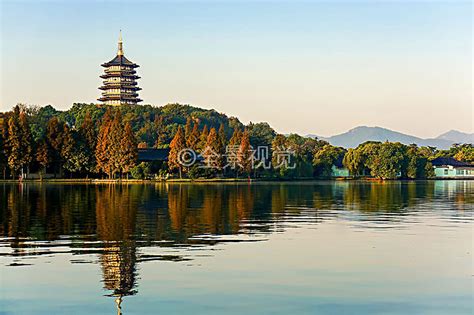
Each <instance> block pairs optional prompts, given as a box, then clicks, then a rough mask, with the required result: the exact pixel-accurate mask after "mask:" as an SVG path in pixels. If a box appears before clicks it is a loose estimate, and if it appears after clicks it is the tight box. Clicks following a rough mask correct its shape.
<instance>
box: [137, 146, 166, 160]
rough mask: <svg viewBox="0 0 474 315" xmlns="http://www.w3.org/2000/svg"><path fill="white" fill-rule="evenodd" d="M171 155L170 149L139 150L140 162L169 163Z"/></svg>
mask: <svg viewBox="0 0 474 315" xmlns="http://www.w3.org/2000/svg"><path fill="white" fill-rule="evenodd" d="M169 153H170V149H138V161H139V162H151V161H168V155H169Z"/></svg>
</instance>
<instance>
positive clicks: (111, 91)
mask: <svg viewBox="0 0 474 315" xmlns="http://www.w3.org/2000/svg"><path fill="white" fill-rule="evenodd" d="M102 67H104V68H105V71H104V74H103V75H101V76H100V78H102V79H104V81H103V85H102V86H101V87H99V89H100V90H102V91H103V92H102V96H101V97H100V98H99V99H98V100H99V101H101V102H104V104H106V105H124V104H127V105H130V104H133V105H135V104H137V103H138V102H141V101H142V100H141V99H140V98H138V93H137V91H139V90H141V88H139V87H138V86H137V82H136V80H138V79H140V77H139V76H138V75H136V71H135V69H136V68H138V67H139V66H138V65H137V64H135V63H133V62H131V61H130V60H128V59H127V58H125V56H124V55H123V46H122V36H120V39H119V43H118V52H117V56H116V57H115V58H114V59H112V60H111V61H109V62H106V63H104V64H102Z"/></svg>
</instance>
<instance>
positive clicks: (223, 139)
mask: <svg viewBox="0 0 474 315" xmlns="http://www.w3.org/2000/svg"><path fill="white" fill-rule="evenodd" d="M218 136H219V142H220V146H221V148H222V150H223V149H225V146H226V145H227V136H226V135H225V128H224V124H221V125H220V126H219V132H218Z"/></svg>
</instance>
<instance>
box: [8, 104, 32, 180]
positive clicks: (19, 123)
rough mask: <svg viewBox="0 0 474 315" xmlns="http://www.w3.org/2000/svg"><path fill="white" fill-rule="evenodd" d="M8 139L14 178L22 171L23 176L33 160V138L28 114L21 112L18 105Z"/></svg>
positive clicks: (10, 122)
mask: <svg viewBox="0 0 474 315" xmlns="http://www.w3.org/2000/svg"><path fill="white" fill-rule="evenodd" d="M7 134H8V138H7V139H6V149H7V150H6V151H7V157H8V158H7V161H8V166H9V167H10V169H11V170H12V173H13V176H15V175H16V173H17V172H18V171H21V175H22V176H23V173H24V170H25V167H28V166H29V163H30V162H31V160H32V152H33V149H32V145H33V143H32V137H31V132H30V128H29V125H28V121H27V118H26V113H25V112H24V111H21V110H20V107H19V106H18V105H17V106H15V108H14V110H13V114H12V115H11V116H10V119H9V120H8V132H7Z"/></svg>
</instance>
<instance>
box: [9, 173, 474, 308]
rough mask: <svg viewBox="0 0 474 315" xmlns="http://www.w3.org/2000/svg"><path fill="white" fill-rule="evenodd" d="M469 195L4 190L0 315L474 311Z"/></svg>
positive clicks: (222, 187) (433, 190)
mask: <svg viewBox="0 0 474 315" xmlns="http://www.w3.org/2000/svg"><path fill="white" fill-rule="evenodd" d="M473 192H474V181H426V182H396V181H393V182H385V183H376V182H331V181H321V182H302V183H255V184H250V185H249V184H247V183H241V184H156V185H154V184H149V185H105V184H100V185H94V184H90V185H63V184H0V313H1V314H117V312H118V311H120V310H119V309H118V304H120V308H121V312H122V313H123V314H239V315H240V314H472V313H473V286H472V285H473V279H474V277H473V256H472V251H473V247H472V240H473V239H472V237H473V217H472V215H473V203H474V195H473Z"/></svg>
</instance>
